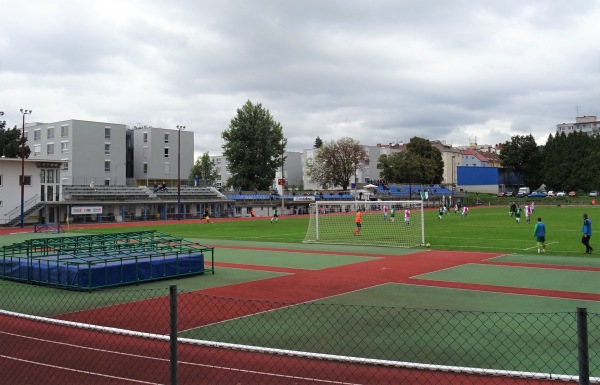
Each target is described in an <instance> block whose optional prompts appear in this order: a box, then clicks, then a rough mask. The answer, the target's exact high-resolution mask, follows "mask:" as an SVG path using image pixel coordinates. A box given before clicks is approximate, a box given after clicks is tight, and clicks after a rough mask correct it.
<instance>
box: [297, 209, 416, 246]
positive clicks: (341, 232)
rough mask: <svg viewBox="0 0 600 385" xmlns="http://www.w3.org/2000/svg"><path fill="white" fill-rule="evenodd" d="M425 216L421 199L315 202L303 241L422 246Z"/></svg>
mask: <svg viewBox="0 0 600 385" xmlns="http://www.w3.org/2000/svg"><path fill="white" fill-rule="evenodd" d="M358 212H360V226H359V225H358V224H357V219H358V218H357V213H358ZM423 218H424V216H423V202H422V201H376V202H371V201H354V202H315V203H313V204H311V205H310V222H309V225H308V231H307V232H306V237H305V238H304V243H330V244H343V245H373V246H392V247H414V246H420V245H423V243H424V240H425V226H424V221H423Z"/></svg>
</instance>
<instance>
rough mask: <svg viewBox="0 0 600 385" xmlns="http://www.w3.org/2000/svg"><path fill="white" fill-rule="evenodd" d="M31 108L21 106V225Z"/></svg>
mask: <svg viewBox="0 0 600 385" xmlns="http://www.w3.org/2000/svg"><path fill="white" fill-rule="evenodd" d="M31 112H32V111H31V110H25V109H23V108H21V114H23V133H22V136H21V227H24V226H25V213H24V208H25V115H28V114H31Z"/></svg>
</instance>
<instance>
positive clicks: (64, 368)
mask: <svg viewBox="0 0 600 385" xmlns="http://www.w3.org/2000/svg"><path fill="white" fill-rule="evenodd" d="M0 357H2V358H6V359H7V360H13V361H19V362H26V363H28V364H33V365H39V366H45V367H47V368H53V369H60V370H66V371H68V372H75V373H84V374H90V375H92V376H99V377H104V378H112V379H115V380H119V381H129V382H137V383H138V384H149V385H163V384H162V383H160V382H148V381H141V380H134V379H131V378H125V377H118V376H111V375H108V374H103V373H94V372H88V371H87V370H79V369H73V368H66V367H64V366H57V365H50V364H44V363H41V362H36V361H30V360H24V359H21V358H15V357H8V356H5V355H0Z"/></svg>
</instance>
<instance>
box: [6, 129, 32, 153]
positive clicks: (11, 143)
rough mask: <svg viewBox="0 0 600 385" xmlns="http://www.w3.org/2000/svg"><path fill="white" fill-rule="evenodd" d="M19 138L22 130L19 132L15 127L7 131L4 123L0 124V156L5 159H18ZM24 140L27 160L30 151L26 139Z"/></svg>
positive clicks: (19, 149) (19, 151) (19, 150)
mask: <svg viewBox="0 0 600 385" xmlns="http://www.w3.org/2000/svg"><path fill="white" fill-rule="evenodd" d="M21 136H22V130H19V129H18V128H17V127H16V126H15V127H14V128H12V129H7V128H6V123H5V122H0V156H5V157H7V158H20V157H21ZM24 140H25V146H24V150H25V151H24V152H25V158H28V157H29V155H30V154H31V149H30V148H29V146H28V145H27V139H24Z"/></svg>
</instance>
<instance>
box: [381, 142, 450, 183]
mask: <svg viewBox="0 0 600 385" xmlns="http://www.w3.org/2000/svg"><path fill="white" fill-rule="evenodd" d="M377 168H379V169H380V170H381V173H380V175H381V177H382V178H384V179H386V180H387V181H388V182H391V183H421V184H431V183H440V182H441V181H442V178H443V172H444V162H443V160H442V153H441V152H440V150H438V149H437V148H435V147H433V146H432V145H431V143H430V142H429V140H427V139H423V138H419V137H416V136H415V137H413V138H411V139H410V142H409V143H407V145H406V151H402V152H396V153H392V154H390V155H386V154H383V155H381V156H380V157H379V160H378V162H377Z"/></svg>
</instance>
